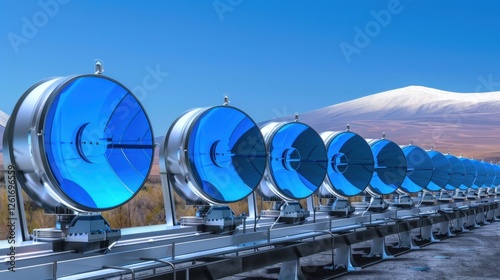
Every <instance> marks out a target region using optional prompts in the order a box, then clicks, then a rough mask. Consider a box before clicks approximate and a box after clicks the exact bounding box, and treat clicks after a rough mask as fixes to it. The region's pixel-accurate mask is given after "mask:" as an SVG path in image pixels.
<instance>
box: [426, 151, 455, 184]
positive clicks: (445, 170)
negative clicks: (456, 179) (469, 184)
mask: <svg viewBox="0 0 500 280" xmlns="http://www.w3.org/2000/svg"><path fill="white" fill-rule="evenodd" d="M427 153H428V154H429V156H430V158H431V160H432V165H433V166H434V172H433V173H432V178H431V181H430V182H429V185H427V187H426V189H427V190H429V191H433V192H435V191H439V190H441V189H442V188H444V187H446V185H447V184H448V182H449V181H450V178H451V164H450V161H449V160H448V159H447V158H446V157H445V156H444V155H443V154H442V153H440V152H438V151H427Z"/></svg>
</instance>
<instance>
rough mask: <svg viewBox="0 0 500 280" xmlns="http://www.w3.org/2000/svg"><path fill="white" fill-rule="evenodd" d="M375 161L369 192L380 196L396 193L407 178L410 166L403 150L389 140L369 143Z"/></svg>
mask: <svg viewBox="0 0 500 280" xmlns="http://www.w3.org/2000/svg"><path fill="white" fill-rule="evenodd" d="M369 144H370V148H371V150H372V154H373V158H374V160H375V172H374V173H373V176H372V179H371V181H370V185H369V186H368V188H369V190H371V191H372V192H374V193H375V194H379V195H386V194H391V193H394V192H395V191H396V190H397V189H398V188H399V187H401V184H402V183H403V181H404V179H405V178H406V172H407V169H408V165H407V163H406V158H405V155H404V153H403V151H402V150H401V148H400V147H399V146H398V145H396V144H395V143H394V142H392V141H389V140H387V139H378V140H373V141H371V142H369Z"/></svg>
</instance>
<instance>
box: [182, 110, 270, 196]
mask: <svg viewBox="0 0 500 280" xmlns="http://www.w3.org/2000/svg"><path fill="white" fill-rule="evenodd" d="M190 130H191V131H190V133H189V136H188V137H189V138H188V145H187V147H188V159H189V165H190V169H191V173H192V176H193V178H194V179H195V181H196V185H197V187H198V188H199V191H201V192H203V193H204V194H205V195H206V196H208V197H209V198H211V200H212V201H216V202H219V203H231V202H236V201H239V200H241V199H243V198H245V197H247V196H248V195H249V194H250V193H252V192H253V191H254V189H255V188H256V187H257V186H258V184H259V182H260V180H261V179H262V176H263V174H264V171H265V168H266V148H265V143H264V138H263V136H262V134H261V132H260V129H259V127H258V126H257V125H256V124H255V123H254V122H253V120H252V119H250V118H249V117H248V116H247V115H246V114H245V113H243V112H242V111H240V110H238V109H235V108H233V107H228V106H219V107H213V108H210V109H209V110H206V111H205V112H204V113H202V114H201V115H199V116H198V117H197V118H196V120H195V121H194V122H193V124H192V126H191V128H190Z"/></svg>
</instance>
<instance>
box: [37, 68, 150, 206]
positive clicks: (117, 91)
mask: <svg viewBox="0 0 500 280" xmlns="http://www.w3.org/2000/svg"><path fill="white" fill-rule="evenodd" d="M52 96H53V98H52V100H51V102H50V103H49V105H48V107H47V110H46V115H45V118H44V129H43V131H44V135H43V148H44V150H45V154H46V164H47V165H48V166H49V168H50V171H51V175H52V176H53V178H54V179H55V181H56V182H57V184H58V185H59V186H58V187H59V189H60V190H61V191H62V194H63V196H64V197H65V199H66V200H70V202H71V203H68V204H70V205H75V207H76V208H78V209H83V210H86V211H96V210H105V209H111V208H115V207H118V206H120V205H122V204H124V203H125V202H127V201H128V200H130V199H131V198H132V197H133V196H134V195H135V194H136V193H137V192H138V191H139V189H140V188H141V187H142V186H143V184H144V182H145V181H146V178H147V176H148V174H149V171H150V169H151V166H152V163H153V151H154V142H153V139H154V138H153V133H152V131H151V125H150V123H149V120H148V118H147V116H146V113H145V112H144V110H143V108H142V107H141V105H140V104H139V102H138V100H137V99H136V98H135V97H134V96H133V95H132V93H131V92H130V91H129V90H127V89H126V88H125V87H123V86H122V85H120V84H119V83H117V82H116V81H113V80H111V79H109V78H105V77H103V76H96V75H88V76H78V77H76V78H73V79H71V80H69V81H67V82H65V83H64V84H63V85H61V86H60V87H59V88H58V89H57V90H56V91H54V94H53V95H52Z"/></svg>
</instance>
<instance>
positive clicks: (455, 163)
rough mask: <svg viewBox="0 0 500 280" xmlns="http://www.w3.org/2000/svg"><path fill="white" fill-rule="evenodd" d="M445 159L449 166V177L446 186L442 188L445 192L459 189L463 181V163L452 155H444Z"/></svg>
mask: <svg viewBox="0 0 500 280" xmlns="http://www.w3.org/2000/svg"><path fill="white" fill-rule="evenodd" d="M446 158H447V159H448V161H449V162H450V165H451V169H450V170H451V176H450V180H449V181H448V184H446V186H445V187H444V188H445V189H446V190H449V191H452V190H455V189H458V188H460V186H461V185H462V183H463V181H464V179H465V167H464V165H463V163H462V162H461V161H460V160H459V159H458V158H457V157H456V156H454V155H449V154H448V155H446Z"/></svg>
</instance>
